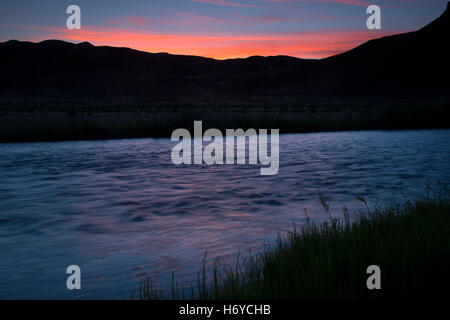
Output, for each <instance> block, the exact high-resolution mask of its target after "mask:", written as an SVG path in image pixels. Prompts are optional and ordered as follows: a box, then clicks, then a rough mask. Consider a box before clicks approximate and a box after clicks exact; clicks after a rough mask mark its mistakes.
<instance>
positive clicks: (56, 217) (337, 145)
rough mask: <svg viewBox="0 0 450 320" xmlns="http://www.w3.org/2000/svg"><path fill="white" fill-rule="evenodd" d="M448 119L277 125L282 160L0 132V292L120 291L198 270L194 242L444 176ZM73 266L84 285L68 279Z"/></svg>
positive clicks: (239, 240) (256, 234) (207, 242)
mask: <svg viewBox="0 0 450 320" xmlns="http://www.w3.org/2000/svg"><path fill="white" fill-rule="evenodd" d="M449 140H450V130H423V131H391V132H384V131H364V132H340V133H313V134H294V135H282V136H281V137H280V171H279V173H278V175H275V176H261V175H260V174H259V173H260V171H259V168H258V167H257V166H249V165H216V166H206V165H191V166H188V165H184V166H175V165H173V164H172V162H171V159H170V152H171V148H172V146H173V145H174V143H173V142H171V141H170V140H168V139H132V140H110V141H77V142H51V143H17V144H0V254H1V259H0V298H3V299H4V298H33V299H36V298H64V299H70V298H129V296H130V293H131V291H132V290H133V289H134V288H136V286H137V283H138V281H139V280H141V279H143V278H145V277H146V276H151V277H152V278H153V279H154V280H156V281H157V282H159V283H166V282H167V280H168V278H170V275H171V272H172V271H173V272H175V275H176V276H177V278H178V279H179V280H183V279H184V280H190V279H193V275H194V274H195V273H196V272H197V270H198V268H199V265H200V262H201V258H202V255H203V253H204V252H205V251H208V256H209V257H211V258H213V257H216V256H225V257H226V256H228V257H229V256H232V255H234V254H236V253H237V252H238V251H239V250H241V251H246V250H248V249H249V248H255V247H261V245H262V244H263V243H264V241H267V240H270V239H273V237H274V235H275V234H276V233H277V232H278V230H280V229H284V228H286V227H289V226H290V225H292V223H293V222H295V223H302V222H303V221H304V218H305V216H304V209H306V210H307V212H308V215H309V217H310V218H312V219H313V220H315V221H320V220H323V219H325V218H326V217H327V215H326V214H325V213H324V210H323V209H322V208H321V207H320V204H319V201H318V197H317V191H316V188H317V187H320V189H321V191H322V193H324V194H325V195H326V197H327V198H328V201H329V204H330V207H331V210H332V212H333V214H335V215H338V214H340V213H341V212H342V209H343V207H344V206H345V207H347V208H349V209H350V210H351V211H352V212H354V213H356V212H358V210H360V209H362V204H361V203H360V202H358V201H357V200H356V197H357V196H361V197H364V198H365V199H367V200H368V201H370V202H371V203H372V204H373V203H374V202H375V201H376V199H387V198H392V197H393V196H396V197H397V198H398V197H400V198H401V197H402V194H403V195H406V196H407V197H414V195H416V194H417V193H420V192H422V191H423V190H424V189H425V186H426V184H427V183H430V184H433V185H434V184H436V182H437V181H441V182H442V183H443V184H445V185H447V186H448V185H449V184H450V161H449V159H450V143H449ZM71 264H76V265H79V266H80V267H81V272H82V287H83V288H82V290H81V291H76V290H74V291H69V290H68V289H67V288H66V279H67V276H68V275H67V274H66V273H65V271H66V268H67V266H69V265H71Z"/></svg>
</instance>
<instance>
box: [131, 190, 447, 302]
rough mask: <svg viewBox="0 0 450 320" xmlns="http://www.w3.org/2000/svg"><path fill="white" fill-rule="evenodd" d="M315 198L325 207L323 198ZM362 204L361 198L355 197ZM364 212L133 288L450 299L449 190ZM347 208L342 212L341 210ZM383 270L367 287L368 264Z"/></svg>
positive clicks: (241, 295) (177, 294)
mask: <svg viewBox="0 0 450 320" xmlns="http://www.w3.org/2000/svg"><path fill="white" fill-rule="evenodd" d="M319 196H320V201H321V203H322V205H323V207H324V209H325V210H326V211H327V212H328V211H329V207H328V205H327V203H326V200H325V199H324V197H323V196H322V195H320V193H319ZM359 200H360V201H362V202H364V203H365V201H364V199H359ZM366 208H367V210H366V211H365V212H364V214H361V216H360V217H359V218H358V219H357V220H356V221H350V220H349V218H348V214H347V213H346V214H345V215H344V217H345V218H344V219H336V218H332V217H331V215H330V220H329V221H328V222H326V223H324V224H321V225H314V224H312V223H309V222H308V223H306V224H305V225H303V226H302V227H301V228H295V229H294V230H292V231H291V232H289V233H287V234H286V235H280V236H279V238H278V241H277V242H276V243H275V245H274V246H270V247H269V246H267V247H266V248H265V249H264V250H263V251H262V252H260V253H258V254H251V255H249V256H248V257H246V258H245V259H241V260H240V259H239V258H238V259H237V262H236V263H235V264H234V265H232V266H230V265H229V264H226V265H224V264H220V263H219V262H218V260H216V261H215V263H214V264H213V266H212V270H211V272H210V271H209V268H208V267H207V265H208V263H207V261H206V254H205V259H204V261H203V267H202V269H201V271H200V272H199V273H198V278H197V279H196V280H195V281H194V282H193V283H194V284H193V285H189V286H185V284H183V283H178V282H176V281H175V279H174V276H172V279H173V280H172V288H171V289H169V290H162V289H161V288H159V287H158V286H156V285H155V284H154V283H153V282H152V281H151V280H150V279H147V280H146V281H144V282H142V283H141V285H140V287H139V289H138V290H136V292H135V293H134V294H133V297H134V298H140V299H192V298H193V299H207V300H214V299H218V300H221V299H236V300H239V299H314V300H315V299H345V300H347V299H348V300H356V299H358V300H359V299H362V300H365V299H369V300H371V299H413V298H414V299H417V298H425V299H449V298H450V291H449V288H450V287H449V286H450V277H449V274H448V273H449V270H450V237H449V233H450V198H449V191H448V190H447V189H446V188H445V187H442V188H441V190H440V191H437V192H435V191H433V192H431V189H430V188H428V189H427V192H426V194H425V195H424V196H421V197H420V198H418V199H416V200H415V201H413V202H410V201H405V202H404V203H402V204H396V203H393V202H390V203H389V204H387V205H386V206H384V207H375V208H373V209H370V208H369V207H368V206H367V204H366ZM344 211H346V210H344ZM370 265H378V266H379V267H380V269H381V290H368V289H367V286H366V281H367V278H368V277H369V275H368V274H367V273H366V270H367V267H368V266H370Z"/></svg>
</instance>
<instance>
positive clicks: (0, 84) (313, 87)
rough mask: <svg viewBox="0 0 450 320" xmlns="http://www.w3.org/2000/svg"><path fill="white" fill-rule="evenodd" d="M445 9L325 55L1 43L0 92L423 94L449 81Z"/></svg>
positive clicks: (78, 95)
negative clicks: (236, 55)
mask: <svg viewBox="0 0 450 320" xmlns="http://www.w3.org/2000/svg"><path fill="white" fill-rule="evenodd" d="M449 29H450V9H449V6H447V10H446V11H445V12H444V13H443V14H442V15H441V17H439V18H438V19H436V20H435V21H433V22H432V23H430V24H429V25H427V26H426V27H424V28H422V29H421V30H418V31H415V32H410V33H405V34H399V35H394V36H389V37H384V38H380V39H376V40H371V41H368V42H366V43H364V44H363V45H361V46H359V47H357V48H355V49H353V50H350V51H348V52H345V53H343V54H339V55H336V56H333V57H330V58H327V59H322V60H304V59H298V58H292V57H287V56H275V57H259V56H255V57H250V58H247V59H230V60H225V61H220V60H214V59H208V58H202V57H196V56H180V55H170V54H167V53H156V54H155V53H146V52H141V51H137V50H132V49H129V48H114V47H107V46H100V47H96V46H93V45H91V44H90V43H87V42H83V43H79V44H73V43H68V42H64V41H58V40H46V41H42V42H40V43H31V42H21V41H16V40H11V41H7V42H4V43H0V61H1V64H2V68H1V70H0V96H2V97H45V98H72V99H73V98H75V99H89V98H101V99H115V98H125V99H127V98H145V99H180V98H195V99H201V98H207V99H220V98H231V97H241V96H246V95H249V96H300V95H327V96H328V95H329V96H334V95H337V96H343V95H352V96H375V97H384V96H401V97H410V96H426V95H446V96H448V92H449V90H448V88H449V84H450V81H449V70H450V68H449V59H448V54H447V52H448V50H447V49H446V47H447V42H448V38H449V34H450V32H449V31H450V30H449Z"/></svg>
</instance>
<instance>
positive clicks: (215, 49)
mask: <svg viewBox="0 0 450 320" xmlns="http://www.w3.org/2000/svg"><path fill="white" fill-rule="evenodd" d="M28 28H32V29H33V30H38V31H40V33H41V34H40V35H39V36H35V37H33V38H32V39H30V40H32V41H41V40H44V39H49V38H50V39H63V40H69V41H74V42H82V41H89V42H91V43H93V44H94V45H109V46H117V47H131V48H134V49H138V50H141V51H147V52H169V53H173V54H186V55H199V56H205V57H211V58H217V59H227V58H237V57H248V56H252V55H263V56H269V55H290V56H295V57H300V58H324V57H328V56H330V55H334V54H337V53H341V52H344V51H347V50H349V49H352V48H354V47H355V46H357V45H359V44H361V43H363V42H365V41H367V40H370V39H373V38H377V37H380V36H385V35H389V34H393V33H395V32H392V31H391V32H389V31H376V32H373V31H370V32H369V31H367V30H353V29H322V30H315V31H305V32H303V31H302V32H272V33H246V34H238V35H236V34H167V33H157V32H148V31H145V30H135V29H122V28H117V27H96V26H85V27H84V28H83V29H81V30H67V29H65V28H42V27H28Z"/></svg>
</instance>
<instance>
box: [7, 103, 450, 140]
mask: <svg viewBox="0 0 450 320" xmlns="http://www.w3.org/2000/svg"><path fill="white" fill-rule="evenodd" d="M449 117H450V108H449V102H448V99H446V98H441V99H428V100H414V101H413V100H396V101H369V100H364V101H360V100H353V99H349V98H346V99H344V98H341V99H339V98H333V99H331V98H323V99H321V98H301V99H300V98H293V99H267V98H264V99H246V100H239V101H237V100H230V101H225V100H224V101H213V100H211V101H201V102H199V101H189V100H187V101H176V102H171V101H165V102H105V101H101V102H99V101H57V102H55V101H43V100H30V101H23V100H21V101H14V100H2V101H0V142H36V141H66V140H97V139H122V138H147V137H170V136H171V134H172V132H173V131H174V130H175V129H178V128H187V129H192V125H193V122H194V121H195V120H202V121H203V123H204V127H205V128H217V129H220V130H225V129H228V128H235V129H236V128H243V129H248V128H254V129H280V132H281V133H306V132H327V131H351V130H396V129H399V130H401V129H444V128H449V123H448V121H446V119H448V118H449Z"/></svg>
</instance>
